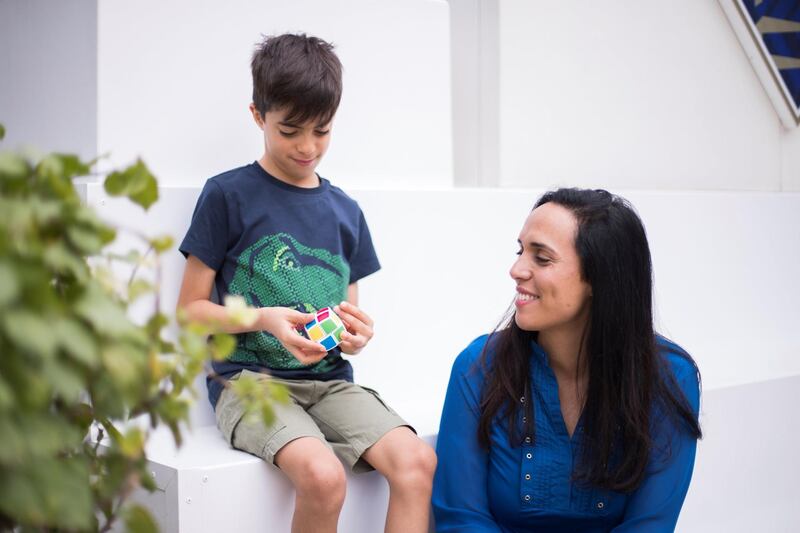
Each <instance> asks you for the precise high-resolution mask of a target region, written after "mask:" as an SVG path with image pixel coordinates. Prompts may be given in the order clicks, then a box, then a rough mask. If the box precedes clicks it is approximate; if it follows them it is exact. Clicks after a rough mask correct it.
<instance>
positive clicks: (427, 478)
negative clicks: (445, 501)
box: [390, 441, 436, 487]
mask: <svg viewBox="0 0 800 533" xmlns="http://www.w3.org/2000/svg"><path fill="white" fill-rule="evenodd" d="M435 471H436V452H434V451H433V448H431V447H430V446H428V445H427V444H425V443H424V442H422V441H418V442H417V444H416V445H415V446H412V447H409V448H408V449H406V450H404V453H403V454H402V455H401V456H400V458H399V460H398V465H397V468H396V470H395V475H394V478H395V479H394V480H390V481H394V482H395V483H398V484H402V485H413V486H414V487H420V486H423V487H424V486H427V485H430V484H432V483H433V475H434V473H435Z"/></svg>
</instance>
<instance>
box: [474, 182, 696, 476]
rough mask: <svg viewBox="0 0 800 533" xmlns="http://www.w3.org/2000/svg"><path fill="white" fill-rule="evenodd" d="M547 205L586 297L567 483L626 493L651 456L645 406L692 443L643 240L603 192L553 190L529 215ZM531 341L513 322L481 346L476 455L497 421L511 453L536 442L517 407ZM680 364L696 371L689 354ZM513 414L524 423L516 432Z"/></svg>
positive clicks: (635, 223)
mask: <svg viewBox="0 0 800 533" xmlns="http://www.w3.org/2000/svg"><path fill="white" fill-rule="evenodd" d="M548 202H552V203H556V204H558V205H561V206H563V207H565V208H567V209H569V210H570V211H571V212H572V213H573V214H574V215H575V218H576V219H577V221H578V232H577V235H576V237H575V248H576V250H577V253H578V257H579V258H580V261H581V268H582V274H583V279H584V281H586V282H587V283H588V284H589V285H590V286H591V288H592V299H591V303H590V317H589V326H588V333H587V335H588V336H587V338H586V344H585V346H586V350H585V352H586V353H585V354H578V357H579V359H578V368H579V369H585V370H587V371H588V384H587V389H586V393H585V396H584V398H583V399H584V402H583V412H582V415H581V417H582V418H581V420H582V424H583V435H582V436H581V441H582V447H581V449H582V455H581V460H580V462H579V463H578V465H577V467H576V469H575V471H574V472H573V475H574V477H575V479H576V480H580V481H583V482H586V483H588V484H590V485H593V486H596V487H601V488H604V489H610V490H615V491H621V492H629V491H632V490H634V489H635V488H636V487H638V486H639V484H640V483H641V481H642V479H643V478H644V473H645V468H646V466H647V463H648V460H649V458H650V456H651V453H652V452H653V451H654V450H653V440H652V437H651V422H652V416H653V409H654V407H658V408H659V409H660V410H661V412H664V413H665V414H666V415H667V416H668V417H670V418H671V419H672V421H673V423H674V424H675V425H676V426H678V427H680V428H681V430H683V431H688V432H689V434H691V435H692V436H693V437H695V438H700V437H701V431H700V426H699V425H698V422H697V420H696V418H695V416H694V414H693V412H692V409H691V407H690V405H689V403H688V401H687V399H686V398H685V396H684V395H683V393H682V392H681V390H680V388H679V387H678V385H677V383H676V382H675V379H674V377H673V374H672V372H671V370H670V368H669V367H668V362H667V361H666V358H665V357H663V355H662V354H661V353H660V352H659V350H658V349H657V347H656V334H655V331H654V330H653V312H652V308H653V302H652V293H653V290H652V285H653V281H652V265H651V259H650V248H649V246H648V244H647V236H646V234H645V230H644V226H643V225H642V222H641V220H640V219H639V217H638V216H637V214H636V213H635V211H634V210H633V208H632V207H631V206H630V205H629V204H628V203H627V202H626V201H625V200H624V199H622V198H620V197H618V196H614V195H612V194H610V193H609V192H607V191H604V190H586V189H558V190H556V191H551V192H548V193H546V194H545V195H544V196H542V197H541V198H540V199H539V201H538V202H537V203H536V205H535V206H534V209H536V208H537V207H539V206H541V205H543V204H546V203H548ZM536 336H537V334H536V332H533V331H524V330H522V329H520V328H519V326H517V325H516V323H515V321H514V315H513V313H512V314H511V315H510V318H509V319H508V321H507V323H505V325H503V326H501V327H500V328H498V330H496V331H495V332H494V333H492V335H491V336H490V338H489V341H488V342H487V343H486V348H485V349H484V354H483V357H482V359H481V361H482V364H483V365H484V368H485V369H486V372H487V380H486V386H485V388H484V392H483V397H482V399H481V417H480V423H479V427H478V439H479V441H480V443H481V445H482V446H483V447H484V448H488V447H489V446H490V444H491V437H490V429H491V426H492V424H493V421H495V420H496V418H497V417H501V418H502V417H504V418H505V419H506V421H507V427H508V431H509V440H510V443H511V444H512V445H519V444H520V443H521V442H522V439H523V438H524V436H532V437H534V438H535V434H534V427H535V425H534V413H533V407H532V404H533V401H525V402H520V398H521V397H525V398H531V399H532V394H531V391H530V387H531V383H530V369H529V360H530V356H531V341H534V340H536ZM488 349H491V352H492V357H491V358H490V357H488V351H489V350H488ZM682 355H683V356H684V357H686V358H687V359H688V360H689V361H690V362H691V363H692V365H693V366H694V367H695V369H696V368H697V367H696V365H695V364H694V361H692V359H691V357H690V356H689V355H688V354H686V353H685V352H684V353H683V354H682ZM698 375H699V374H698ZM520 410H522V411H523V414H524V415H525V416H524V418H522V420H523V422H522V427H521V428H520V427H518V426H519V424H518V420H519V415H520Z"/></svg>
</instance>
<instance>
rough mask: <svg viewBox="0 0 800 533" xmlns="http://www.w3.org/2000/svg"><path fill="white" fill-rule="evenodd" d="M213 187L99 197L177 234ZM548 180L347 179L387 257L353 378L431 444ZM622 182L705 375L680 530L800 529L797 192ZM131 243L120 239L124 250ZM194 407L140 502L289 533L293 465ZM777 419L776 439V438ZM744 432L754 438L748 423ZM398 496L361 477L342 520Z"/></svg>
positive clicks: (508, 291) (668, 317) (200, 523)
mask: <svg viewBox="0 0 800 533" xmlns="http://www.w3.org/2000/svg"><path fill="white" fill-rule="evenodd" d="M199 191H200V189H199V188H197V187H164V188H162V190H161V196H162V198H161V200H160V201H159V202H158V203H157V204H156V205H155V206H154V207H153V208H152V210H151V212H150V213H149V214H147V215H145V214H144V213H143V212H142V210H141V209H139V208H137V207H134V206H131V205H129V204H128V203H127V202H126V201H121V200H116V199H108V198H107V197H106V196H105V194H104V193H103V191H102V187H101V186H100V185H98V184H89V185H88V186H87V190H86V193H87V201H88V202H89V203H90V204H92V205H94V206H96V207H97V209H98V210H99V212H100V214H101V216H103V217H105V218H109V219H111V220H113V221H116V222H118V223H120V224H123V225H126V226H130V227H136V228H137V229H138V230H141V231H144V232H146V233H150V234H159V233H164V232H167V233H170V234H172V235H174V236H175V237H176V238H177V239H180V238H181V237H182V236H183V233H184V232H185V229H186V227H187V225H188V223H189V219H190V217H191V213H192V210H193V208H194V203H195V199H196V197H197V195H198V194H199ZM540 192H541V191H518V190H517V191H515V190H491V189H489V190H487V189H476V190H466V189H452V190H441V191H363V190H362V191H351V195H352V196H353V197H354V198H355V199H356V200H358V201H359V203H360V205H361V207H362V209H363V210H364V212H365V215H366V217H367V220H368V222H369V224H370V228H371V230H372V234H373V239H374V241H375V245H376V248H377V250H378V255H379V257H380V259H381V262H382V263H383V269H382V270H381V271H380V272H378V273H377V274H375V275H373V276H370V277H368V278H366V279H365V280H363V281H362V282H361V283H360V286H361V291H360V300H361V305H362V307H363V308H364V309H365V310H366V311H367V312H368V313H370V314H371V316H372V317H373V318H374V319H375V323H376V336H375V338H374V339H373V341H372V342H371V343H370V345H369V347H368V348H367V349H366V350H365V351H364V353H363V354H361V355H358V356H356V357H353V358H351V361H352V363H353V366H354V368H355V376H356V381H358V382H360V383H363V384H365V385H368V386H370V387H373V388H375V389H377V390H379V391H380V392H381V394H382V395H383V396H384V398H385V399H386V400H387V401H388V402H389V403H390V404H391V405H392V406H393V407H394V408H395V409H396V410H397V411H398V412H399V413H400V414H401V415H403V416H404V417H405V418H406V419H407V420H409V422H411V423H412V424H413V425H415V427H416V428H417V429H418V430H419V432H420V434H422V435H424V436H426V438H427V439H428V440H429V441H430V442H432V441H433V439H434V435H435V433H436V431H437V427H438V418H439V413H440V411H441V405H442V402H443V399H444V393H445V389H446V384H447V380H448V376H449V371H450V365H451V363H452V360H453V358H454V357H455V356H456V355H457V353H458V352H459V351H460V350H461V349H462V348H463V347H464V346H465V345H466V344H467V343H468V342H469V341H470V340H471V339H472V338H474V337H475V336H477V335H478V334H480V333H482V332H486V331H489V330H490V329H492V328H493V327H494V326H495V325H496V323H497V321H498V320H499V319H500V317H501V315H502V312H503V310H504V309H505V308H506V306H507V305H508V304H510V302H511V299H512V295H513V283H512V282H511V280H510V278H508V276H507V271H508V268H509V266H510V264H511V262H512V261H513V259H514V253H515V252H516V236H517V233H518V231H519V229H520V227H521V225H522V222H523V220H524V218H525V216H526V214H527V212H528V211H529V209H530V207H531V205H532V204H533V202H534V200H535V199H536V197H538V195H539V193H540ZM622 194H623V195H624V196H626V197H627V198H629V199H630V200H631V201H632V202H633V204H634V205H635V206H636V208H637V210H638V211H639V213H640V214H641V216H642V218H643V220H644V222H645V225H646V227H647V230H648V235H649V238H650V244H651V249H652V253H653V260H654V267H655V279H656V316H657V319H658V326H659V329H660V331H662V332H663V333H665V334H666V335H667V336H670V337H672V338H673V339H674V340H676V341H677V342H679V343H680V344H681V345H683V346H684V347H685V348H686V349H687V350H689V352H690V353H692V355H693V356H694V357H695V359H696V360H697V362H698V364H699V366H700V369H701V372H702V374H703V382H704V390H705V396H704V403H703V414H702V417H703V422H704V425H705V429H706V431H707V438H706V440H705V441H703V442H702V443H701V444H700V447H699V449H698V461H699V462H698V466H697V468H696V471H695V478H694V481H693V484H692V486H691V488H690V492H689V496H688V498H687V501H686V506H685V512H684V514H683V515H682V517H681V520H680V522H679V530H680V531H709V530H714V529H717V528H716V526H715V525H719V524H725V527H720V528H719V529H718V530H725V531H752V530H754V529H756V528H757V527H756V526H757V522H756V520H757V517H758V516H759V515H762V516H763V515H764V513H769V516H770V517H772V518H771V519H772V520H773V521H774V523H773V525H774V526H775V527H774V529H772V530H776V531H790V530H797V529H798V528H800V509H798V508H797V506H794V505H790V504H789V503H788V502H792V501H800V487H798V486H797V484H796V482H795V481H794V480H795V478H796V475H797V472H798V471H800V463H799V462H798V460H797V458H796V454H795V453H794V451H793V450H796V449H798V448H800V429H798V428H797V427H795V426H793V425H791V424H787V423H786V422H787V421H788V420H789V419H791V418H792V417H793V416H794V414H793V410H794V407H795V406H796V405H798V401H799V400H800V393H799V392H797V391H798V390H799V389H800V338H798V337H797V336H795V335H793V332H794V331H795V329H796V327H797V324H799V323H800V308H798V306H797V304H796V302H797V301H800V284H798V283H797V282H796V272H797V265H798V264H800V194H789V193H775V194H771V193H703V192H685V193H676V192H663V193H662V192H630V193H627V192H625V191H622ZM131 244H133V241H131V240H129V239H125V238H124V237H123V238H122V242H121V243H120V246H121V247H122V248H123V249H124V248H126V247H128V246H129V245H131ZM182 270H183V258H182V257H181V256H180V255H179V254H178V253H177V252H175V253H173V254H170V255H168V257H167V258H166V259H165V261H164V277H163V298H162V301H163V302H164V304H163V305H164V308H165V310H167V311H171V310H172V309H173V308H174V304H175V300H176V298H177V291H178V287H179V283H180V278H181V275H182ZM420 310H422V314H420ZM136 312H137V310H134V314H136ZM410 336H413V337H412V338H413V342H409V341H408V339H409V338H410ZM204 393H205V391H204V390H203V391H202V394H204ZM747 406H749V408H747V409H745V407H747ZM733 409H735V410H733ZM765 413H766V414H765ZM191 418H192V423H193V427H194V429H193V430H192V432H191V433H190V434H187V438H186V443H185V445H184V446H183V447H182V448H181V449H180V450H175V449H174V446H173V445H172V443H171V441H170V439H169V438H168V436H167V435H165V434H161V433H156V434H155V435H153V437H152V438H151V440H150V442H149V444H148V448H147V451H148V457H149V459H150V464H151V466H152V471H153V472H154V473H155V478H156V483H157V485H158V487H159V488H160V489H161V490H160V491H158V492H156V493H155V494H153V495H143V494H140V495H137V498H140V499H142V501H145V502H146V503H147V504H148V505H149V506H150V508H151V509H153V511H154V514H155V515H156V517H157V519H158V520H159V521H160V523H161V524H162V526H164V530H165V531H170V532H172V531H184V532H192V533H195V532H203V531H219V530H229V531H241V532H247V531H263V530H264V529H265V528H266V529H270V530H273V531H288V524H289V522H290V519H291V512H292V509H293V492H292V490H291V487H290V485H289V483H288V482H287V481H286V479H285V478H284V477H283V476H282V474H281V473H280V472H279V471H278V470H277V469H276V468H275V467H273V466H271V465H267V464H264V463H263V462H262V461H260V460H259V459H257V458H255V457H253V456H250V455H248V454H245V453H242V452H238V451H235V450H232V449H230V448H229V447H228V446H227V444H226V443H225V442H224V440H223V439H222V437H221V436H220V435H219V433H218V431H217V429H216V427H214V425H213V424H214V420H213V414H212V413H211V409H210V406H209V404H208V402H207V401H206V400H205V397H202V398H201V401H200V402H199V403H198V404H197V405H196V406H195V408H194V409H193V410H192V413H191ZM705 422H708V423H707V424H706V423H705ZM778 425H780V431H779V432H778V433H775V434H776V435H779V438H776V439H774V440H773V439H769V435H768V433H769V430H770V428H771V427H776V426H778ZM747 427H753V428H755V429H756V430H757V433H756V434H751V433H750V432H746V431H742V428H747ZM726 454H727V455H726ZM728 458H734V459H731V460H729V459H728ZM737 473H741V474H742V475H743V476H745V477H737ZM742 491H746V497H743V494H742ZM777 491H780V492H777ZM387 497H388V488H387V485H386V483H385V481H384V480H383V479H382V478H381V477H380V476H379V475H377V474H375V473H372V474H366V475H360V476H350V477H349V479H348V493H347V498H346V501H345V507H344V509H343V512H342V517H341V521H340V526H341V527H340V530H341V531H347V532H348V533H349V532H369V533H372V532H375V531H380V530H381V529H382V527H383V521H384V515H385V510H386V503H387ZM776 506H777V507H776Z"/></svg>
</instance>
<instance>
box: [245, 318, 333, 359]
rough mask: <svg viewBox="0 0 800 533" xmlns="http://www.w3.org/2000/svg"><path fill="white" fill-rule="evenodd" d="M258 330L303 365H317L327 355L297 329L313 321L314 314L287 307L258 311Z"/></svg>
mask: <svg viewBox="0 0 800 533" xmlns="http://www.w3.org/2000/svg"><path fill="white" fill-rule="evenodd" d="M259 313H260V317H259V327H260V329H262V330H264V331H266V332H268V333H270V334H272V335H273V336H274V337H275V338H276V339H278V341H279V342H280V343H281V344H282V345H283V347H284V348H286V349H287V350H288V351H289V353H291V354H292V355H293V356H295V358H297V360H298V361H300V362H301V363H303V364H304V365H311V364H314V363H318V362H319V361H321V360H322V359H324V358H325V356H326V355H327V354H328V351H327V350H326V349H325V347H324V346H322V345H321V344H319V343H318V342H314V341H312V340H309V339H306V338H305V337H303V336H302V335H300V334H299V333H298V332H297V328H298V326H299V327H301V328H302V327H303V325H304V324H306V323H308V322H311V321H312V320H313V319H314V316H315V315H314V313H301V312H300V311H295V310H294V309H289V308H288V307H262V308H260V309H259Z"/></svg>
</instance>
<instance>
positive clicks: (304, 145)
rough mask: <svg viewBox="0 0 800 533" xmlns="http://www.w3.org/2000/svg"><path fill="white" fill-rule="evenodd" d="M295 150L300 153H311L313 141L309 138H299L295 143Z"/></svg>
mask: <svg viewBox="0 0 800 533" xmlns="http://www.w3.org/2000/svg"><path fill="white" fill-rule="evenodd" d="M297 151H298V152H300V153H301V154H311V153H313V152H314V142H313V141H312V140H311V139H300V142H299V143H298V144H297Z"/></svg>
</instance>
